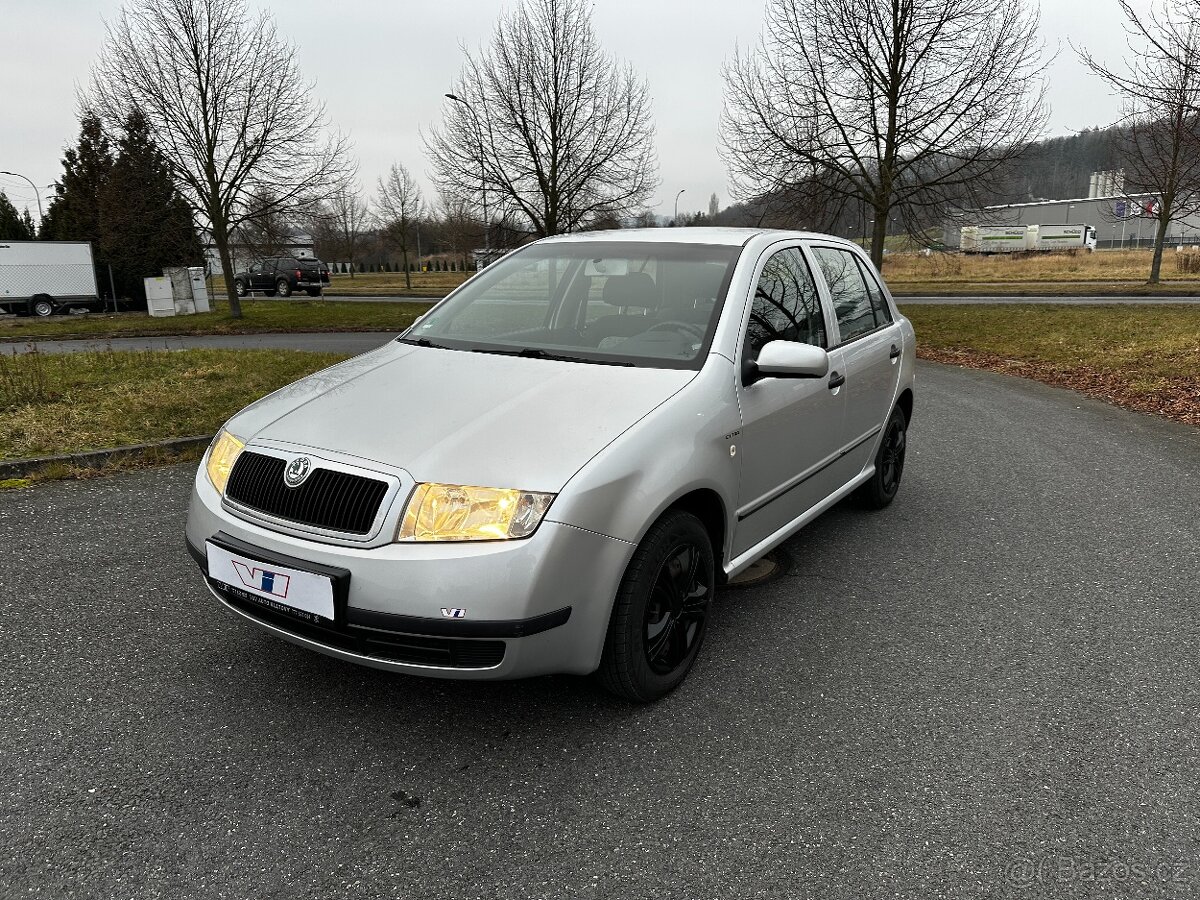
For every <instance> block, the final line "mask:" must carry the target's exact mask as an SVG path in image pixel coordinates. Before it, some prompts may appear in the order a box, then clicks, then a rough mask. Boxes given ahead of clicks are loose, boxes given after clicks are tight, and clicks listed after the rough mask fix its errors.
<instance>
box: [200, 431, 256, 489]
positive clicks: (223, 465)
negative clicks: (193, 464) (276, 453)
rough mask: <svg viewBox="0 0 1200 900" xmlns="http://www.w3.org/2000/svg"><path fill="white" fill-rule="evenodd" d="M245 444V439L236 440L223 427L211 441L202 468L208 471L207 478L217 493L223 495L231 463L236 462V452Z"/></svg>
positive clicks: (231, 468)
mask: <svg viewBox="0 0 1200 900" xmlns="http://www.w3.org/2000/svg"><path fill="white" fill-rule="evenodd" d="M245 446H246V443H245V441H240V440H238V439H237V438H235V437H234V436H233V435H232V434H230V433H229V432H228V431H226V430H225V429H224V428H222V429H221V433H220V434H218V435H217V439H216V440H215V441H213V443H212V447H211V449H210V450H209V451H208V462H207V463H206V464H205V466H204V468H205V471H207V472H208V480H209V481H211V482H212V485H213V487H215V488H216V489H217V493H218V494H221V495H222V496H224V494H225V485H226V484H227V483H228V481H229V473H230V472H231V471H233V464H234V463H235V462H237V458H238V454H239V453H241V452H242V448H243V447H245Z"/></svg>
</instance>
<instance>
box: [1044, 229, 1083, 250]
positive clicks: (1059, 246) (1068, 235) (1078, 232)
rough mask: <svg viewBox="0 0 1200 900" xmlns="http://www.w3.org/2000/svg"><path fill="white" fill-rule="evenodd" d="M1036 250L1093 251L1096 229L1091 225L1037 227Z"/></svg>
mask: <svg viewBox="0 0 1200 900" xmlns="http://www.w3.org/2000/svg"><path fill="white" fill-rule="evenodd" d="M1036 249H1038V250H1095V249H1096V229H1095V228H1094V227H1092V226H1091V225H1038V226H1037V247H1036Z"/></svg>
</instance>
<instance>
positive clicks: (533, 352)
mask: <svg viewBox="0 0 1200 900" xmlns="http://www.w3.org/2000/svg"><path fill="white" fill-rule="evenodd" d="M471 352H472V353H495V354H498V355H500V356H521V357H524V358H526V359H553V360H557V361H559V362H577V363H595V364H596V365H599V366H632V365H633V363H631V362H625V361H623V360H611V359H591V358H590V357H585V356H567V355H565V354H561V353H547V352H546V351H545V350H543V349H542V348H541V347H522V348H520V349H519V350H517V349H513V350H502V349H499V348H491V347H474V348H472V350H471Z"/></svg>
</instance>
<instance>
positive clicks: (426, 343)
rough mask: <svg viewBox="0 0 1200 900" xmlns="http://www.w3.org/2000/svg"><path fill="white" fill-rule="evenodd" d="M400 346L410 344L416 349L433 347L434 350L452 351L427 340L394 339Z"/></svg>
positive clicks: (450, 348) (443, 345)
mask: <svg viewBox="0 0 1200 900" xmlns="http://www.w3.org/2000/svg"><path fill="white" fill-rule="evenodd" d="M396 340H397V341H398V342H399V343H401V344H412V345H414V346H416V347H433V348H434V349H436V350H453V349H454V348H453V347H447V346H446V345H445V344H435V343H434V342H433V341H431V340H430V339H429V338H404V337H402V338H396Z"/></svg>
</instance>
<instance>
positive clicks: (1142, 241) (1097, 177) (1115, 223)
mask: <svg viewBox="0 0 1200 900" xmlns="http://www.w3.org/2000/svg"><path fill="white" fill-rule="evenodd" d="M1123 181H1124V179H1123V177H1122V176H1121V174H1120V173H1111V172H1096V173H1095V174H1093V175H1092V192H1093V196H1091V197H1084V198H1081V199H1078V200H1039V201H1035V202H1033V203H1010V204H1006V205H1004V206H985V207H984V208H983V209H982V210H979V211H976V212H963V213H959V214H958V215H956V216H954V218H953V220H952V221H951V222H948V223H947V224H946V228H945V235H944V238H943V240H944V241H945V242H946V246H947V247H951V248H957V247H958V246H959V240H960V231H961V228H962V226H963V225H1091V226H1092V227H1093V228H1095V229H1096V249H1097V250H1112V249H1120V248H1123V247H1128V248H1130V249H1133V248H1135V247H1151V246H1153V244H1154V229H1155V228H1156V227H1157V225H1158V223H1157V220H1156V219H1154V217H1153V216H1154V209H1153V204H1155V203H1156V202H1157V198H1156V197H1154V196H1153V195H1152V194H1124V193H1121V187H1122V186H1123ZM1166 244H1167V246H1168V247H1171V246H1176V247H1178V246H1192V245H1197V244H1200V216H1188V217H1187V218H1185V219H1183V220H1181V221H1178V222H1172V223H1171V227H1170V229H1169V231H1168V232H1167V241H1166Z"/></svg>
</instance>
